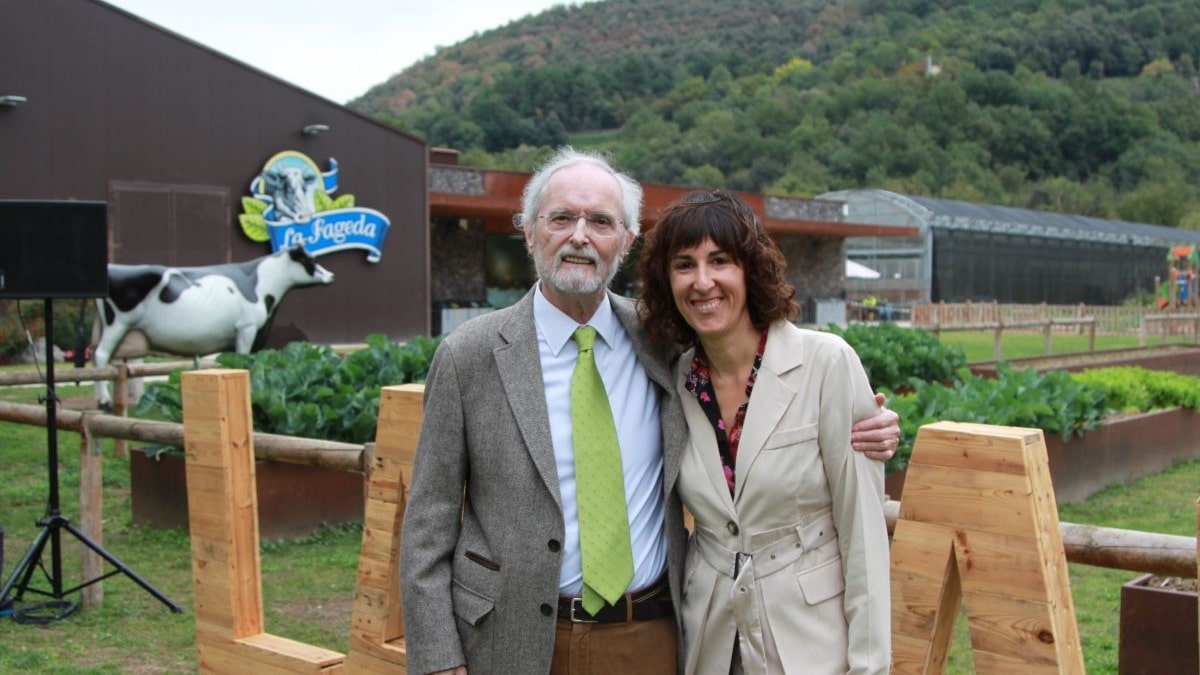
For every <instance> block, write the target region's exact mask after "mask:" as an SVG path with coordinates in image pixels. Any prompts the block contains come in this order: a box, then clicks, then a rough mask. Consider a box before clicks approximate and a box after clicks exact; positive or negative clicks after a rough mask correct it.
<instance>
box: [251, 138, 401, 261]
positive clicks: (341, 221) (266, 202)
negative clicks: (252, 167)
mask: <svg viewBox="0 0 1200 675" xmlns="http://www.w3.org/2000/svg"><path fill="white" fill-rule="evenodd" d="M337 189H338V163H337V160H336V159H334V158H332V157H330V158H329V171H321V170H320V169H319V168H318V167H317V165H316V163H315V162H313V160H312V159H310V158H309V157H308V156H307V155H305V154H304V153H301V152H296V151H295V150H287V151H285V152H280V153H278V154H276V155H274V156H273V157H271V158H270V159H269V160H267V163H266V164H265V165H263V168H262V171H261V172H260V173H259V174H258V175H257V176H256V177H255V178H254V180H252V181H251V182H250V193H251V195H252V196H250V197H243V198H242V214H241V215H239V216H238V221H239V222H240V223H241V225H242V231H243V232H245V233H246V236H247V237H249V238H250V239H252V240H253V241H270V242H271V250H273V251H278V250H279V249H281V248H287V247H289V246H303V247H304V248H305V249H307V250H308V251H309V252H310V253H312V254H313V255H314V256H319V255H323V254H325V253H330V252H332V251H340V250H343V249H350V248H361V249H365V250H366V251H367V261H368V262H379V258H380V256H381V255H382V252H381V249H382V248H383V239H384V237H385V236H386V235H387V231H388V228H389V227H390V224H391V223H390V222H389V220H388V218H387V216H385V215H383V214H382V213H380V212H379V211H376V210H374V209H367V208H362V207H357V206H355V204H354V195H350V194H343V195H340V196H338V197H336V198H334V197H331V196H330V195H331V194H332V193H334V192H336V191H337Z"/></svg>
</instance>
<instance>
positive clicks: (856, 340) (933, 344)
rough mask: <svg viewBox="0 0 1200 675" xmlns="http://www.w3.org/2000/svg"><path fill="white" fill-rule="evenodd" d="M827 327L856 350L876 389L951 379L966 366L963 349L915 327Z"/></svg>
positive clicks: (859, 325) (892, 325) (904, 386)
mask: <svg viewBox="0 0 1200 675" xmlns="http://www.w3.org/2000/svg"><path fill="white" fill-rule="evenodd" d="M829 330H830V331H831V332H833V333H835V334H837V335H840V336H841V337H842V338H843V339H845V340H846V342H848V343H849V344H850V346H851V347H853V348H854V351H855V352H857V353H858V358H859V359H861V360H862V364H863V368H865V369H866V371H867V377H868V378H869V379H870V380H871V386H872V387H874V388H876V389H891V390H893V391H894V390H896V389H907V388H911V387H912V386H913V385H912V383H911V382H910V380H912V379H914V378H915V379H917V380H921V381H925V382H950V381H953V380H954V379H955V377H956V373H957V372H958V370H959V369H960V368H962V367H963V366H965V365H967V357H966V354H964V352H963V350H962V348H960V347H956V346H953V345H945V344H942V343H941V342H940V341H939V340H938V339H937V338H936V337H935V336H933V335H931V334H929V333H927V332H925V331H923V330H921V329H919V328H917V329H913V328H901V327H900V326H897V325H895V324H892V323H882V324H878V325H867V324H855V325H852V326H849V327H848V328H840V327H838V326H836V325H830V327H829Z"/></svg>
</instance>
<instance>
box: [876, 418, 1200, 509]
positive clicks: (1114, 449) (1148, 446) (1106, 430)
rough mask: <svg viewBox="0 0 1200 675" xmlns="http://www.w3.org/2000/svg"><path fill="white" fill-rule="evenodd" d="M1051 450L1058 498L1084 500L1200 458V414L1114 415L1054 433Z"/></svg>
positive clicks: (896, 491) (892, 482) (897, 491)
mask: <svg viewBox="0 0 1200 675" xmlns="http://www.w3.org/2000/svg"><path fill="white" fill-rule="evenodd" d="M1046 454H1047V455H1048V457H1049V460H1050V480H1051V481H1052V482H1053V483H1054V495H1055V500H1056V501H1057V502H1058V503H1059V504H1067V503H1070V502H1077V501H1082V500H1084V499H1087V498H1088V497H1089V496H1091V495H1093V494H1095V493H1097V492H1099V491H1100V490H1103V489H1104V488H1106V487H1108V486H1110V485H1128V484H1129V483H1131V482H1133V481H1134V480H1136V479H1138V478H1141V477H1142V476H1148V475H1151V474H1155V473H1158V472H1160V471H1162V470H1163V469H1166V468H1167V467H1169V466H1171V465H1172V464H1175V463H1176V462H1179V461H1183V460H1188V459H1196V458H1200V414H1197V413H1195V412H1192V411H1191V410H1183V409H1180V408H1172V409H1171V410H1162V411H1158V412H1152V413H1140V414H1136V415H1119V416H1115V417H1111V418H1108V419H1106V420H1105V421H1104V423H1103V424H1102V425H1101V426H1100V428H1098V429H1094V430H1092V431H1089V432H1087V433H1086V434H1084V435H1083V436H1082V437H1076V438H1072V439H1071V440H1069V441H1063V439H1062V437H1060V436H1057V435H1054V436H1049V435H1048V436H1047V437H1046ZM904 473H905V472H904V471H903V470H900V471H894V472H892V473H891V474H889V475H888V476H887V479H886V481H885V492H886V493H887V494H888V496H889V497H890V498H892V499H900V498H901V494H902V493H903V491H904Z"/></svg>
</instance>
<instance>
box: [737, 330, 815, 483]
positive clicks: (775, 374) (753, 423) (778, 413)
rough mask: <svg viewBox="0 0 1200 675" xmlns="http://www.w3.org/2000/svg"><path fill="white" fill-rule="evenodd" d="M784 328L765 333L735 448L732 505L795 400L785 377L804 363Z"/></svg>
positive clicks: (793, 390)
mask: <svg viewBox="0 0 1200 675" xmlns="http://www.w3.org/2000/svg"><path fill="white" fill-rule="evenodd" d="M787 327H788V324H783V323H775V324H772V325H771V328H770V329H769V330H768V333H767V346H766V349H765V351H764V352H763V360H762V365H760V366H759V368H758V379H757V380H755V383H754V391H753V393H751V394H750V405H749V406H748V407H747V409H746V419H745V421H744V422H743V423H742V440H741V442H740V443H739V444H738V455H737V467H736V470H735V471H734V476H735V484H736V485H735V490H736V492H737V494H736V496H735V501H737V500H740V499H741V497H742V492H743V490H744V488H745V486H746V477H747V476H748V475H749V474H750V469H751V467H753V466H754V460H756V459H758V456H759V454H760V453H761V452H762V450H763V448H764V447H765V446H766V443H767V440H768V439H770V437H771V434H772V433H774V431H775V428H776V427H778V426H779V421H780V420H781V419H783V416H784V414H785V413H786V412H787V410H788V408H789V407H791V405H792V401H793V400H794V399H795V398H796V390H795V389H793V388H792V387H791V386H790V385H788V383H787V382H785V381H784V375H786V374H787V373H788V372H789V371H791V370H792V369H794V368H798V367H800V366H801V365H802V364H803V360H804V359H803V354H802V353H801V350H800V348H799V345H797V344H795V343H794V342H793V341H792V340H791V336H790V335H789V334H788V330H787ZM726 492H728V490H726Z"/></svg>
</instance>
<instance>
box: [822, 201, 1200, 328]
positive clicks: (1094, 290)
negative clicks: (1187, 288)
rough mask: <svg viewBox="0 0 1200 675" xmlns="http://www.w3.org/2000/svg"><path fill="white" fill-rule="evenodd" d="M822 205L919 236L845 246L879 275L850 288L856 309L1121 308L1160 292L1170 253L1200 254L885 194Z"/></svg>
mask: <svg viewBox="0 0 1200 675" xmlns="http://www.w3.org/2000/svg"><path fill="white" fill-rule="evenodd" d="M819 198H820V199H830V200H839V201H843V202H845V203H846V208H847V213H846V215H847V219H848V220H851V221H854V222H860V223H870V224H876V225H885V226H895V227H918V228H920V235H918V236H916V237H852V238H849V239H847V240H846V257H847V259H849V260H852V261H854V262H856V263H860V264H862V265H865V266H867V267H869V268H871V269H873V270H875V271H877V272H879V273H880V277H879V278H878V279H847V280H846V284H847V288H846V291H847V296H848V297H849V298H850V299H852V300H855V299H859V298H865V297H869V296H873V297H875V298H878V299H879V300H880V301H885V302H886V301H890V302H893V303H896V304H898V305H907V304H912V303H915V302H938V301H944V302H965V301H971V302H990V301H993V300H994V301H997V302H1002V303H1037V302H1045V303H1049V304H1071V303H1078V302H1082V303H1086V304H1090V305H1116V304H1120V303H1121V302H1122V301H1124V300H1125V299H1127V298H1129V297H1131V296H1134V295H1137V294H1143V293H1154V292H1156V291H1157V289H1158V287H1159V284H1161V281H1162V279H1165V278H1166V277H1167V275H1168V273H1169V269H1170V265H1169V263H1168V259H1169V254H1170V251H1171V248H1172V247H1175V246H1185V245H1197V244H1200V232H1195V231H1190V230H1180V229H1176V228H1172V227H1162V226H1157V225H1146V224H1143V223H1130V222H1124V221H1118V220H1104V219H1102V218H1091V217H1086V216H1077V215H1069V214H1060V213H1050V212H1046V211H1035V210H1031V209H1019V208H1012V207H1006V206H993V205H988V204H973V203H969V202H959V201H952V200H946V199H933V198H930V197H913V196H906V195H901V194H897V193H894V192H889V191H887V190H878V189H857V190H841V191H837V192H828V193H825V194H823V195H820V197H819ZM1193 273H1194V271H1193Z"/></svg>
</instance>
